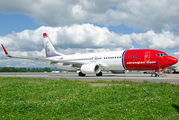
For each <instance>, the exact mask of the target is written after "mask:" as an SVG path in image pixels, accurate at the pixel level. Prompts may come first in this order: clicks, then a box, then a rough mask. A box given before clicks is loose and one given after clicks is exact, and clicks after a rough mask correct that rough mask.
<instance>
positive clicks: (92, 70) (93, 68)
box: [81, 64, 101, 74]
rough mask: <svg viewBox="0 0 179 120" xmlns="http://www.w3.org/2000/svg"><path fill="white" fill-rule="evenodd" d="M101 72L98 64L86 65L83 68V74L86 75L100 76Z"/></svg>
mask: <svg viewBox="0 0 179 120" xmlns="http://www.w3.org/2000/svg"><path fill="white" fill-rule="evenodd" d="M100 71H101V69H100V66H99V65H98V64H84V65H82V66H81V72H82V73H84V74H98V73H99V72H100Z"/></svg>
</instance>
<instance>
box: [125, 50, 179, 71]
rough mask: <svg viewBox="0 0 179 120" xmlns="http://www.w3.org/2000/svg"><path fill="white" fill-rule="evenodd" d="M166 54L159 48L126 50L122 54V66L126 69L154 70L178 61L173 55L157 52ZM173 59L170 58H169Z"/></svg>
mask: <svg viewBox="0 0 179 120" xmlns="http://www.w3.org/2000/svg"><path fill="white" fill-rule="evenodd" d="M158 53H159V54H166V53H165V52H162V51H159V50H151V49H142V50H141V49H139V50H127V51H126V52H125V54H124V56H123V61H124V66H125V68H126V69H127V70H156V69H159V67H160V68H166V67H168V66H171V65H173V64H175V63H177V62H178V60H177V59H176V58H174V57H171V56H168V55H165V56H157V54H158ZM171 58H172V59H173V60H170V59H171Z"/></svg>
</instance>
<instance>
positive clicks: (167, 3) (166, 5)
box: [0, 0, 179, 32]
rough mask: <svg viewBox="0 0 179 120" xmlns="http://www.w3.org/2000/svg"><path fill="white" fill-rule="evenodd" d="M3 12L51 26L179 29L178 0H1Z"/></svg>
mask: <svg viewBox="0 0 179 120" xmlns="http://www.w3.org/2000/svg"><path fill="white" fill-rule="evenodd" d="M0 3H1V4H0V12H1V13H12V14H14V13H20V14H24V15H28V16H31V17H32V18H34V20H35V21H38V22H39V21H40V22H41V23H43V24H45V25H48V26H53V27H54V26H59V25H63V26H66V25H72V24H83V23H86V22H90V23H97V24H101V25H114V26H115V25H121V24H125V25H126V26H129V27H132V28H134V29H144V30H153V31H155V32H161V31H162V29H164V30H166V31H168V30H171V29H173V28H175V29H179V24H178V19H179V12H178V11H179V6H178V4H179V1H178V0H157V1H156V0H150V1H149V0H125V1H124V0H66V1H64V0H50V1H48V0H35V1H34V0H28V1H22V0H16V1H14V0H5V1H4V0H0Z"/></svg>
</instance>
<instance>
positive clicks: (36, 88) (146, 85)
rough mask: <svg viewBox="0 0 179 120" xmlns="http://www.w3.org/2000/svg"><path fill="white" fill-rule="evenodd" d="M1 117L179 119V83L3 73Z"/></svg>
mask: <svg viewBox="0 0 179 120" xmlns="http://www.w3.org/2000/svg"><path fill="white" fill-rule="evenodd" d="M0 98H1V99H0V119H53V118H54V119H117V120H119V119H161V120H163V119H164V120H165V119H166V120H168V119H178V118H179V85H175V84H169V83H155V82H147V81H144V82H143V83H140V82H131V81H110V82H107V81H102V80H101V81H90V82H88V81H79V80H74V81H71V80H67V79H59V80H51V79H42V78H19V77H0Z"/></svg>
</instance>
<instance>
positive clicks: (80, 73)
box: [78, 72, 86, 76]
mask: <svg viewBox="0 0 179 120" xmlns="http://www.w3.org/2000/svg"><path fill="white" fill-rule="evenodd" d="M85 75H86V74H83V73H82V72H79V73H78V76H85Z"/></svg>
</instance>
